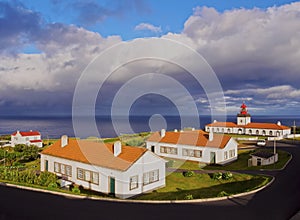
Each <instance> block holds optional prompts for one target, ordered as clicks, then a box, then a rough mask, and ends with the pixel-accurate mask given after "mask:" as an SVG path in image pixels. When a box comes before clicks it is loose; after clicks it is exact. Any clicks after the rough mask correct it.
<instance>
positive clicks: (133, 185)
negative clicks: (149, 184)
mask: <svg viewBox="0 0 300 220" xmlns="http://www.w3.org/2000/svg"><path fill="white" fill-rule="evenodd" d="M138 179H139V177H138V176H133V177H130V183H129V188H130V190H133V189H136V188H138V187H139V184H138Z"/></svg>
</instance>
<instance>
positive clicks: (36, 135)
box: [11, 130, 43, 147]
mask: <svg viewBox="0 0 300 220" xmlns="http://www.w3.org/2000/svg"><path fill="white" fill-rule="evenodd" d="M17 144H26V145H35V146H38V147H43V141H42V137H41V133H40V132H38V131H32V130H30V131H16V132H15V133H13V134H12V135H11V146H12V147H14V146H15V145H17Z"/></svg>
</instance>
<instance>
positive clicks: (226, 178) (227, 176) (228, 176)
mask: <svg viewBox="0 0 300 220" xmlns="http://www.w3.org/2000/svg"><path fill="white" fill-rule="evenodd" d="M231 178H232V173H230V172H226V173H223V174H222V179H223V180H229V179H231Z"/></svg>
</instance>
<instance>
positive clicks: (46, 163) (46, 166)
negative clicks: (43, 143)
mask: <svg viewBox="0 0 300 220" xmlns="http://www.w3.org/2000/svg"><path fill="white" fill-rule="evenodd" d="M45 171H48V160H45Z"/></svg>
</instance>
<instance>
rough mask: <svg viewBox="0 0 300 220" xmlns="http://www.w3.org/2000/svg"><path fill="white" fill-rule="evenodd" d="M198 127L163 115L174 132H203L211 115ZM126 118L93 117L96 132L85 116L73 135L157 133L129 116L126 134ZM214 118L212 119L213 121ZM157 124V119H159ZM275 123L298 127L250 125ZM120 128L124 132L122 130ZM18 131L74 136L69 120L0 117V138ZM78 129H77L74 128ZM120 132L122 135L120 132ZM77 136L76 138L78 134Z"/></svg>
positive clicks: (287, 119) (288, 120)
mask: <svg viewBox="0 0 300 220" xmlns="http://www.w3.org/2000/svg"><path fill="white" fill-rule="evenodd" d="M199 118H200V126H197V123H196V122H195V120H194V119H192V118H191V119H190V120H189V118H188V117H187V118H186V120H185V124H184V125H183V124H182V118H180V117H179V116H165V117H164V120H165V121H164V122H165V123H164V124H163V125H165V128H166V129H167V130H174V129H178V130H180V129H183V128H184V127H195V128H199V127H200V129H204V126H205V125H206V124H209V123H211V121H212V120H213V119H212V118H211V116H209V115H206V116H200V117H199ZM126 119H127V117H122V116H120V117H118V120H117V122H116V123H114V124H113V123H112V120H111V118H110V116H96V120H95V121H96V126H97V130H96V129H90V128H89V124H88V121H87V120H85V117H81V118H79V119H78V120H79V125H80V127H79V129H80V132H79V133H76V136H77V137H80V138H87V137H91V136H95V137H101V138H109V137H115V136H118V135H121V134H126V133H139V132H147V131H151V129H152V130H155V128H156V130H160V125H161V121H160V123H158V124H157V125H156V127H155V126H154V127H153V125H152V126H151V123H150V124H149V119H150V117H149V116H130V117H129V126H130V128H131V131H130V132H128V129H127V130H124V129H125V128H128V120H126ZM214 119H215V118H214ZM158 121H159V120H158ZM227 121H232V122H235V121H236V115H230V116H227ZM277 121H281V123H282V124H283V125H286V126H293V124H294V121H295V122H296V125H297V126H299V125H300V116H282V115H280V116H252V122H269V123H277ZM122 129H123V130H122ZM17 130H20V131H28V130H38V131H40V132H41V134H42V138H43V139H46V138H47V139H48V138H50V139H51V138H59V137H60V136H61V135H64V134H66V135H68V136H70V137H74V136H75V132H74V129H73V124H72V117H71V116H70V117H58V116H57V117H56V116H51V117H32V116H30V117H29V116H22V117H21V116H5V117H4V116H0V135H4V134H11V133H13V132H15V131H17ZM77 130H78V129H77ZM120 131H121V132H120ZM78 134H79V135H78Z"/></svg>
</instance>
